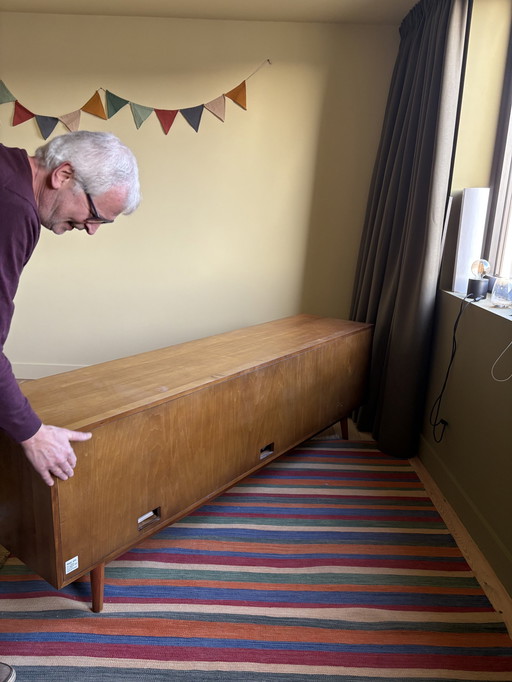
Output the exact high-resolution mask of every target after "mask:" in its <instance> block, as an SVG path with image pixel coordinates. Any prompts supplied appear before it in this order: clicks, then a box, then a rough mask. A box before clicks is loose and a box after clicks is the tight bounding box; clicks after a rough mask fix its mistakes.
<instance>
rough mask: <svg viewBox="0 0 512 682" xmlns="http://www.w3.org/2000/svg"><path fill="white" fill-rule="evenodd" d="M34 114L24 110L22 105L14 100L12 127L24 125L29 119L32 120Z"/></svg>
mask: <svg viewBox="0 0 512 682" xmlns="http://www.w3.org/2000/svg"><path fill="white" fill-rule="evenodd" d="M34 116H35V114H33V113H32V112H31V111H29V110H28V109H26V108H25V107H24V106H23V105H22V104H20V103H19V102H18V100H16V101H15V102H14V115H13V117H12V124H13V126H17V125H19V124H20V123H25V121H28V120H29V119H31V118H34Z"/></svg>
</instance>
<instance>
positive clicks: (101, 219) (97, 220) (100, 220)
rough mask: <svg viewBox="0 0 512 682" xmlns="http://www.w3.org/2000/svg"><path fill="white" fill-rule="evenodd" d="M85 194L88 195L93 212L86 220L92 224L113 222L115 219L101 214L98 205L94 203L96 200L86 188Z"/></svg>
mask: <svg viewBox="0 0 512 682" xmlns="http://www.w3.org/2000/svg"><path fill="white" fill-rule="evenodd" d="M84 193H85V196H86V197H87V202H88V204H89V211H90V212H91V218H88V219H87V220H85V221H84V222H86V223H90V224H91V225H106V224H107V223H113V222H114V221H113V220H107V219H106V218H104V217H103V216H101V215H100V214H99V213H98V211H97V209H96V206H95V205H94V201H93V200H92V197H91V195H90V194H89V192H86V191H85V190H84Z"/></svg>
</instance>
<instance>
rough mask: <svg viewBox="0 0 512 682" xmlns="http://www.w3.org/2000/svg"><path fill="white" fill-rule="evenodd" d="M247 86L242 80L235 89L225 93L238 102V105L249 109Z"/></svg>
mask: <svg viewBox="0 0 512 682" xmlns="http://www.w3.org/2000/svg"><path fill="white" fill-rule="evenodd" d="M246 90H247V88H246V85H245V81H242V82H241V83H240V85H237V86H236V88H233V90H230V91H229V92H225V93H224V94H225V95H226V97H229V99H231V100H233V102H234V103H235V104H238V106H240V107H242V109H247V92H246Z"/></svg>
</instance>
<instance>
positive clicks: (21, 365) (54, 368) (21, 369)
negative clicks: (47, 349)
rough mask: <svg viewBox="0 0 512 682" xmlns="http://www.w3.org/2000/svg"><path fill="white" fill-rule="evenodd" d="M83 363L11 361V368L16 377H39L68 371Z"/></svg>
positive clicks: (77, 367)
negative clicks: (62, 363)
mask: <svg viewBox="0 0 512 682" xmlns="http://www.w3.org/2000/svg"><path fill="white" fill-rule="evenodd" d="M84 366H85V365H50V364H45V363H37V364H34V363H30V362H13V363H12V369H13V372H14V376H15V377H16V379H18V380H21V379H41V378H42V377H48V376H51V375H52V374H61V373H62V372H69V371H71V370H72V369H79V368H80V367H84Z"/></svg>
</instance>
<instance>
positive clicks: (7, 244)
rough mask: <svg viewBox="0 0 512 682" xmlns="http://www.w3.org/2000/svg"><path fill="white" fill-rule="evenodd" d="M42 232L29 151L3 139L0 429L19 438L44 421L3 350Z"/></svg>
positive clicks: (0, 180) (0, 179) (0, 168)
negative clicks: (22, 282) (23, 275)
mask: <svg viewBox="0 0 512 682" xmlns="http://www.w3.org/2000/svg"><path fill="white" fill-rule="evenodd" d="M40 232H41V224H40V221H39V215H38V212H37V206H36V201H35V197H34V191H33V189H32V171H31V168H30V163H29V161H28V156H27V153H26V152H25V151H24V150H22V149H15V148H12V149H11V148H9V147H4V146H3V145H2V144H0V428H1V429H3V430H4V431H6V432H7V433H8V434H9V435H10V436H11V438H13V439H14V440H16V441H18V442H19V441H22V440H26V439H27V438H30V437H31V436H33V435H34V434H35V433H36V431H37V430H38V429H39V427H40V426H41V420H40V419H39V417H38V416H37V415H36V414H35V412H34V411H33V410H32V408H31V407H30V404H29V402H28V400H27V399H26V398H25V396H24V395H23V394H22V392H21V391H20V389H19V387H18V383H17V381H16V379H15V378H14V375H13V372H12V368H11V364H10V362H9V361H8V360H7V358H6V357H5V355H4V352H3V349H4V343H5V340H6V338H7V334H8V333H9V328H10V326H11V320H12V316H13V313H14V303H13V300H14V295H15V293H16V290H17V288H18V282H19V279H20V275H21V271H22V270H23V268H24V267H25V265H26V263H27V261H28V259H29V258H30V256H31V255H32V252H33V250H34V248H35V246H36V244H37V241H38V239H39V235H40Z"/></svg>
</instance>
